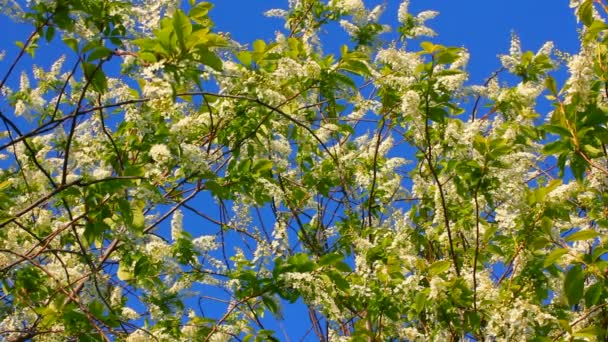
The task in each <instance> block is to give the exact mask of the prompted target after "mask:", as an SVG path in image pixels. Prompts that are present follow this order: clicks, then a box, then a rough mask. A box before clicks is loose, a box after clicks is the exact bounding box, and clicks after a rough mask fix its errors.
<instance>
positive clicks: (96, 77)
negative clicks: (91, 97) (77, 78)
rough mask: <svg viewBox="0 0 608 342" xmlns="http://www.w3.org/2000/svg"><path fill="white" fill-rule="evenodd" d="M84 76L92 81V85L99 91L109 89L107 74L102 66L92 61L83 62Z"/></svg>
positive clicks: (102, 91)
mask: <svg viewBox="0 0 608 342" xmlns="http://www.w3.org/2000/svg"><path fill="white" fill-rule="evenodd" d="M82 68H83V71H84V76H85V78H86V79H87V81H89V82H90V84H91V87H92V88H93V89H94V90H95V91H97V92H98V93H104V92H105V91H106V90H107V89H108V81H107V79H106V75H105V74H104V73H103V70H101V66H97V65H95V64H91V63H86V62H85V63H82Z"/></svg>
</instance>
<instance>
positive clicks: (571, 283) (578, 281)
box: [564, 265, 585, 306]
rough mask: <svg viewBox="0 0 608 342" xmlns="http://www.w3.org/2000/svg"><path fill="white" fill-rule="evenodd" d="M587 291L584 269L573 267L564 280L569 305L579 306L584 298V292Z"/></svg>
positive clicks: (578, 266) (577, 266)
mask: <svg viewBox="0 0 608 342" xmlns="http://www.w3.org/2000/svg"><path fill="white" fill-rule="evenodd" d="M584 289H585V275H584V273H583V268H582V267H581V266H580V265H575V266H573V267H572V268H571V269H570V270H569V271H568V273H566V278H565V279H564V293H565V294H566V298H567V299H568V305H570V306H572V305H575V304H578V302H579V301H580V300H581V298H583V290H584Z"/></svg>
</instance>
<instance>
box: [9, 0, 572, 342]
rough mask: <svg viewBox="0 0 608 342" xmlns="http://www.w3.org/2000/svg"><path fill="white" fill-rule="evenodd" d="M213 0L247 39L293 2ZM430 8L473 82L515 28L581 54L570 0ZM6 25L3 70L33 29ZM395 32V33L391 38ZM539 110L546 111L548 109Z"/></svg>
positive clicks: (291, 319) (299, 322)
mask: <svg viewBox="0 0 608 342" xmlns="http://www.w3.org/2000/svg"><path fill="white" fill-rule="evenodd" d="M212 2H213V3H215V8H214V9H213V10H212V12H211V16H212V18H213V20H214V21H215V23H216V29H217V30H218V31H224V32H230V33H231V35H232V37H233V38H234V39H236V40H237V41H239V42H241V43H251V42H253V41H254V40H256V39H260V38H261V39H265V40H269V39H272V37H273V36H274V32H275V31H276V30H280V29H282V26H283V22H282V21H281V20H279V19H276V18H266V17H264V16H263V12H265V11H266V10H268V9H272V8H285V7H287V0H217V1H212ZM400 2H401V1H399V0H385V1H377V0H376V1H366V4H367V5H368V6H370V7H371V6H373V5H376V4H379V3H386V4H387V10H386V12H385V14H384V15H383V17H382V18H383V20H386V21H388V22H389V23H393V24H394V23H396V16H397V14H396V13H397V8H398V6H399V4H400ZM426 9H433V10H437V11H439V12H440V15H439V16H438V17H437V18H435V19H433V20H432V21H429V22H428V23H427V24H428V26H430V27H431V28H433V29H434V30H435V31H436V32H437V33H438V34H439V36H438V37H437V38H436V39H435V41H436V42H438V43H441V44H443V45H450V46H461V47H466V48H467V49H468V50H469V52H470V54H471V58H470V62H469V67H468V70H469V72H470V74H471V76H470V80H469V83H470V84H471V83H472V84H479V83H483V81H484V79H485V78H486V77H488V76H489V75H490V74H491V73H492V72H493V71H494V70H496V69H498V68H499V66H500V62H499V60H498V58H497V55H498V54H502V53H506V52H507V51H508V49H509V44H510V36H511V33H512V32H515V33H516V34H517V35H519V36H520V38H521V41H522V46H523V49H524V50H533V51H536V50H537V49H538V48H539V47H540V46H541V45H542V44H543V43H544V42H545V41H547V40H552V41H554V42H555V46H556V47H557V48H558V49H560V50H562V51H564V52H569V53H576V51H577V49H578V40H577V31H576V27H577V24H576V20H575V16H574V14H573V13H572V10H571V9H570V8H569V7H568V1H567V0H510V1H505V0H487V1H483V0H461V1H450V0H417V1H416V0H413V1H412V3H411V5H410V12H412V13H418V12H419V11H422V10H426ZM0 27H2V28H3V29H4V30H3V31H4V33H5V34H3V35H0V51H2V50H6V52H7V55H6V57H5V59H4V60H3V61H2V62H0V75H4V73H5V72H6V70H7V69H8V67H9V65H10V63H11V62H12V60H13V59H14V56H15V54H16V52H17V48H16V46H15V44H14V42H15V41H16V40H24V39H25V38H26V37H27V36H28V35H29V34H30V32H31V28H29V27H27V26H22V25H15V24H12V23H9V21H8V20H7V18H6V17H0ZM390 37H391V35H390V34H389V35H387V36H386V37H385V39H387V40H388V39H390ZM325 38H326V40H325V41H324V46H325V47H326V48H327V49H328V50H330V51H332V49H333V50H334V51H335V50H337V49H338V48H339V46H340V45H342V44H344V43H345V42H347V41H345V40H344V39H347V38H346V35H345V34H344V33H341V32H330V33H329V34H328V35H327V36H326V37H325ZM41 44H43V43H42V42H41ZM413 48H415V47H413ZM63 52H65V51H64V50H61V49H58V48H55V47H53V46H45V48H43V49H39V50H38V52H37V54H38V55H37V57H36V63H40V60H41V59H42V60H46V61H48V62H49V63H52V61H53V60H54V59H56V58H57V57H58V56H59V55H60V54H61V53H63ZM41 57H42V58H41ZM21 63H23V64H20V67H18V70H22V69H24V66H27V65H30V64H31V58H30V57H28V56H26V58H25V59H24V60H23V61H22V62H21ZM563 76H564V74H561V75H557V79H558V82H559V81H560V80H563V79H564V78H563ZM18 79H19V73H15V74H13V76H12V78H11V80H10V81H9V85H11V86H13V87H14V86H15V85H16V84H18ZM560 83H561V82H560ZM2 106H4V104H2ZM539 110H541V111H542V110H543V108H539ZM544 110H545V111H547V110H549V108H544ZM9 112H10V111H9ZM167 226H168V222H166V223H165V225H164V227H163V228H162V229H163V230H165V231H166V230H167ZM193 226H194V227H196V225H193ZM199 234H200V233H199ZM199 234H196V235H195V236H198V235H199ZM210 309H212V308H210ZM301 309H302V306H296V307H294V308H292V309H288V310H286V312H285V317H286V322H285V325H284V328H285V332H286V334H287V335H289V336H290V337H291V341H299V340H300V338H301V337H302V336H303V335H304V334H305V333H306V331H307V330H308V328H309V327H310V324H309V322H308V316H307V313H306V312H305V311H304V310H301ZM211 311H212V310H211ZM270 327H271V328H276V329H277V331H278V333H277V337H279V338H280V339H281V340H284V337H283V334H282V333H281V332H280V331H281V329H280V328H278V327H276V326H272V325H271V326H270ZM312 336H313V335H312V334H308V337H306V338H304V339H303V340H305V341H309V340H310V341H313V340H314V338H312Z"/></svg>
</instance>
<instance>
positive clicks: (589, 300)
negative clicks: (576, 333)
mask: <svg viewBox="0 0 608 342" xmlns="http://www.w3.org/2000/svg"><path fill="white" fill-rule="evenodd" d="M603 290H604V286H603V284H602V283H601V282H597V283H595V284H593V285H591V286H589V287H588V288H587V290H586V291H585V306H586V307H588V308H590V307H592V306H594V305H595V304H597V303H598V302H599V299H600V297H601V296H602V292H603Z"/></svg>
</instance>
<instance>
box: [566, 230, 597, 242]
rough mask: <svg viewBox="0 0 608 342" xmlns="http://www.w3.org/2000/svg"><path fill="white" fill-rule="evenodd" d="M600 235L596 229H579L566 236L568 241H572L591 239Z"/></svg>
mask: <svg viewBox="0 0 608 342" xmlns="http://www.w3.org/2000/svg"><path fill="white" fill-rule="evenodd" d="M598 236H600V233H598V232H596V231H594V230H589V229H586V230H579V231H578V232H576V233H574V234H572V235H568V237H566V241H568V242H571V241H580V240H589V239H593V238H596V237H598Z"/></svg>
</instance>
